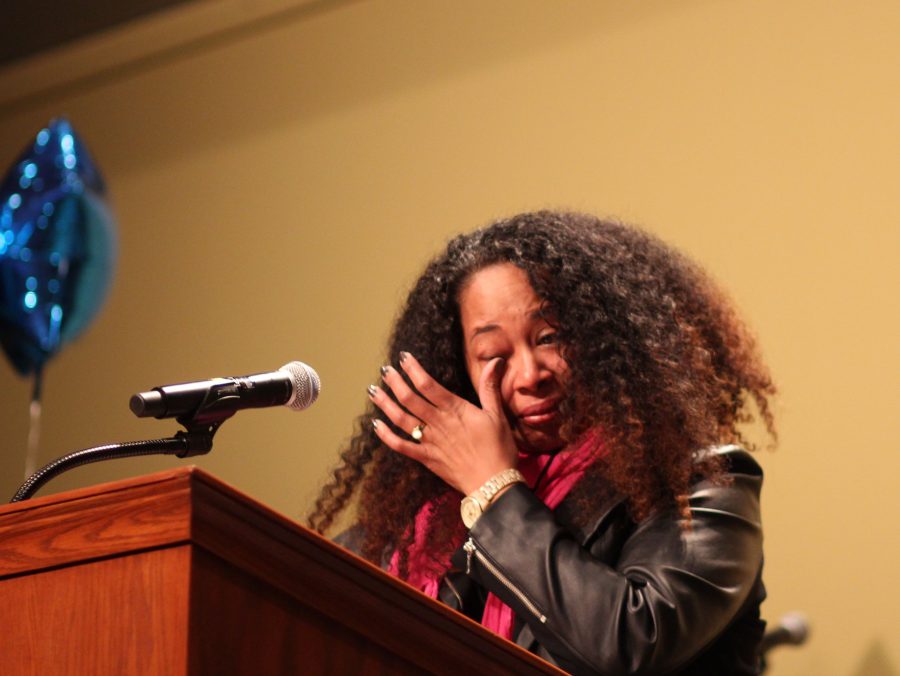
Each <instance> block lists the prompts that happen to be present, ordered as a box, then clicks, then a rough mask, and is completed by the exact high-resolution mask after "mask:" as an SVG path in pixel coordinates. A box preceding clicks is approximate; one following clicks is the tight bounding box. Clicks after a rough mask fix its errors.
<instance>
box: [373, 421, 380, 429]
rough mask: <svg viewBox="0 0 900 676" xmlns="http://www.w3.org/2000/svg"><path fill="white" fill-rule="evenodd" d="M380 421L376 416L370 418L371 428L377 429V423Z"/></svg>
mask: <svg viewBox="0 0 900 676" xmlns="http://www.w3.org/2000/svg"><path fill="white" fill-rule="evenodd" d="M380 422H381V421H380V420H379V419H378V418H372V428H373V429H376V430H377V429H378V423H380Z"/></svg>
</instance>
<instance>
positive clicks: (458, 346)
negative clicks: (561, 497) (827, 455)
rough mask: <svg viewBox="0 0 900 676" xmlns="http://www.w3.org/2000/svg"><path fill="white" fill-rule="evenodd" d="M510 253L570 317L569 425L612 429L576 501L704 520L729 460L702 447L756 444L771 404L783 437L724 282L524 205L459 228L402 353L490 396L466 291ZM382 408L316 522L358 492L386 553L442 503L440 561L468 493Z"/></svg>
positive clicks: (613, 225)
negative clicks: (704, 486) (378, 430)
mask: <svg viewBox="0 0 900 676" xmlns="http://www.w3.org/2000/svg"><path fill="white" fill-rule="evenodd" d="M498 263H512V264H514V265H516V266H517V267H519V268H521V269H522V270H524V271H525V273H526V274H527V275H528V278H529V280H530V282H531V285H532V287H533V288H534V290H535V292H536V293H537V295H538V296H539V297H540V298H541V299H543V300H544V302H545V303H546V306H547V308H548V310H549V312H548V316H552V317H554V322H555V323H556V324H557V330H558V337H559V342H560V344H561V346H562V350H563V356H564V357H565V359H566V361H567V363H568V365H569V373H570V375H569V380H568V381H567V392H566V394H565V397H564V399H563V401H562V403H561V406H560V414H561V418H562V420H563V421H564V423H563V426H562V430H561V434H562V436H563V438H564V439H566V440H569V441H571V440H574V439H576V438H577V437H578V436H579V435H580V434H581V433H583V432H585V431H587V430H588V429H599V430H601V431H602V439H603V444H604V447H605V448H606V449H608V452H607V453H606V454H605V455H604V456H603V458H602V459H599V460H598V461H597V462H595V463H594V465H593V466H592V467H591V469H590V470H589V471H588V472H586V474H585V475H584V476H583V477H582V479H581V480H580V481H579V483H578V485H576V487H575V488H574V489H573V492H572V499H573V501H574V503H575V504H576V505H577V506H578V509H577V510H574V512H575V513H576V514H579V513H580V514H583V515H585V519H587V518H589V517H590V515H591V514H592V510H591V507H592V506H593V505H595V504H596V502H597V501H598V500H599V499H600V496H601V495H603V487H607V488H608V487H609V486H612V488H613V489H614V490H616V491H618V492H619V493H621V494H622V495H624V496H625V497H626V498H627V500H628V504H629V508H630V511H631V514H632V516H633V518H634V519H635V520H636V521H640V520H642V519H644V518H646V517H648V516H649V515H650V514H651V513H653V512H654V511H656V510H661V509H672V508H674V509H677V510H678V511H679V512H680V514H681V515H682V516H683V517H684V518H685V519H689V513H688V508H687V498H686V495H687V493H688V489H689V485H690V483H691V481H692V479H693V477H695V476H696V475H697V474H698V472H699V473H700V474H701V475H703V476H706V477H709V478H712V479H717V478H720V477H721V476H722V473H723V471H724V469H725V468H724V467H723V466H722V465H721V462H720V461H718V460H716V459H714V458H710V459H708V460H707V461H706V462H705V463H701V464H699V465H698V463H697V462H696V455H697V453H696V452H697V451H698V450H700V449H703V448H706V447H709V446H713V445H716V444H722V443H735V442H737V443H743V444H744V445H745V446H748V447H750V448H753V447H754V444H753V443H751V442H749V441H748V440H746V439H744V438H743V437H742V434H741V429H740V428H741V427H742V425H743V424H744V423H747V422H750V421H751V420H753V419H755V418H756V417H761V418H762V420H763V422H764V423H765V426H766V429H767V431H768V433H769V435H770V438H771V440H772V441H773V442H774V441H775V439H776V433H775V428H774V422H773V418H772V414H771V410H770V406H769V402H770V399H771V397H772V396H773V395H774V394H775V386H774V384H773V382H772V380H771V377H770V375H769V373H768V371H767V369H766V368H765V366H764V365H763V363H762V361H761V359H760V357H759V355H758V353H757V349H756V346H755V341H754V340H753V338H752V336H751V335H750V334H749V333H748V331H747V330H746V328H745V326H744V324H743V323H742V322H741V321H740V320H739V318H738V317H737V315H736V313H735V312H734V310H733V308H732V306H731V304H730V302H729V301H728V299H727V298H726V297H725V295H724V294H723V293H722V292H721V291H720V290H719V289H718V288H717V287H716V285H715V284H714V283H713V282H712V281H711V280H710V279H709V277H708V276H707V275H706V274H705V273H704V272H703V271H702V270H701V269H700V268H699V267H698V266H697V265H695V264H694V263H692V262H691V261H690V260H688V259H687V258H686V257H684V256H683V255H681V254H680V253H678V252H677V251H675V250H674V249H672V248H671V247H669V246H667V245H666V244H664V243H663V242H662V241H661V240H659V239H658V238H656V237H654V236H652V235H650V234H648V233H646V232H644V231H642V230H640V229H638V228H635V227H632V226H628V225H624V224H621V223H617V222H611V221H604V220H599V219H597V218H595V217H593V216H589V215H585V214H578V213H568V212H552V211H540V212H535V213H525V214H520V215H517V216H513V217H512V218H509V219H505V220H502V221H499V222H496V223H494V224H492V225H490V226H487V227H485V228H482V229H480V230H476V231H474V232H472V233H470V234H464V235H460V236H458V237H456V238H455V239H453V240H452V241H451V242H450V243H449V244H448V246H447V249H446V251H445V252H444V253H442V254H441V255H440V256H438V257H437V258H435V259H434V260H432V261H431V263H430V264H429V265H428V267H427V268H426V270H425V272H424V273H423V274H422V275H421V277H420V278H419V279H418V281H417V282H416V284H415V286H414V287H413V289H412V291H411V292H410V294H409V297H408V299H407V301H406V305H405V307H404V308H403V310H402V311H401V313H400V316H399V318H398V320H397V322H396V325H395V327H394V331H393V335H392V337H391V339H390V344H389V348H388V355H387V357H388V360H389V361H390V362H391V363H396V362H397V361H398V360H399V353H400V352H401V351H408V352H410V353H412V354H414V355H415V356H416V358H417V359H418V360H419V362H420V363H421V364H422V366H423V367H424V368H425V369H426V370H427V371H428V372H429V373H430V374H431V375H432V376H433V377H434V378H435V379H436V380H438V381H439V382H440V383H441V384H443V385H444V387H446V388H447V389H449V390H450V391H452V392H455V393H456V394H458V395H459V396H461V397H464V398H465V399H467V400H469V401H470V402H473V403H475V404H477V403H478V398H477V395H476V393H475V390H474V387H473V385H472V383H471V382H470V380H469V376H468V374H467V371H466V364H465V355H464V348H463V340H462V330H461V326H460V317H459V303H458V297H459V293H460V291H461V290H462V288H463V285H464V284H465V283H466V281H467V280H468V279H469V278H470V276H471V275H472V274H474V273H475V272H477V271H479V270H481V269H483V268H485V267H488V266H490V265H494V264H498ZM376 415H377V410H376V409H375V408H374V406H373V404H371V403H369V405H368V408H367V410H366V412H365V413H364V414H363V415H362V416H360V418H359V419H358V420H357V431H356V433H355V435H354V436H353V438H352V439H351V440H350V442H349V445H348V446H347V448H346V449H345V450H344V451H343V453H342V455H341V464H340V465H339V466H338V468H337V469H336V470H335V471H334V474H333V475H332V477H331V480H330V482H329V483H328V484H327V485H326V486H325V487H324V488H323V490H322V492H321V494H320V496H319V498H318V500H317V502H316V505H315V508H314V511H313V512H312V514H311V515H310V517H309V524H310V526H311V527H312V528H314V529H316V530H318V531H320V532H324V531H326V530H327V529H328V528H329V527H330V526H331V524H332V523H333V521H334V518H335V516H336V515H337V514H338V513H339V512H340V511H342V510H343V509H344V508H345V507H346V506H347V505H348V503H349V502H350V500H351V498H352V497H353V496H354V495H355V494H357V491H358V495H359V511H358V515H357V519H358V523H359V525H360V526H361V529H362V532H363V533H364V534H365V536H364V543H363V546H362V553H363V555H364V556H366V557H367V558H369V559H370V560H372V561H375V562H381V561H383V560H384V557H385V556H386V555H387V554H388V553H390V552H392V551H395V550H399V551H401V552H405V551H406V549H407V546H408V545H409V544H410V543H411V542H412V540H413V538H414V537H415V533H414V529H415V523H414V522H415V515H416V514H417V513H418V511H419V510H420V509H421V508H422V507H423V505H424V504H425V503H427V502H429V501H430V502H432V503H433V506H434V512H433V517H432V520H431V525H430V527H429V532H428V533H427V534H426V546H427V548H428V550H429V552H431V553H432V556H433V558H434V560H435V562H440V561H442V560H445V557H446V554H447V553H448V550H450V551H452V550H451V549H450V548H451V547H452V548H455V547H456V546H458V544H459V542H460V539H461V538H462V536H463V530H462V526H461V524H460V521H459V516H458V500H459V497H460V496H459V495H458V494H457V493H456V491H454V490H453V489H451V488H450V487H449V486H448V485H447V484H445V483H444V482H443V481H442V480H441V479H439V478H438V477H437V476H435V475H434V474H432V473H431V472H430V471H429V470H427V469H425V468H424V467H423V466H422V465H420V464H419V463H416V462H415V461H412V460H410V459H409V458H407V457H405V456H403V455H400V454H398V453H394V452H393V451H391V450H390V449H389V448H387V447H385V446H384V445H383V444H382V443H381V442H380V440H379V439H378V437H377V436H375V434H374V431H373V430H372V426H371V424H370V421H371V419H372V418H373V417H375V416H376ZM405 570H406V569H405V560H403V557H401V574H405Z"/></svg>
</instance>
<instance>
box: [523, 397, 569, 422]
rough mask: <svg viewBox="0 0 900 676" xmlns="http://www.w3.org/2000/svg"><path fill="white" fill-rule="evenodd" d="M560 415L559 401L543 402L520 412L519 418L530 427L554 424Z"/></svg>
mask: <svg viewBox="0 0 900 676" xmlns="http://www.w3.org/2000/svg"><path fill="white" fill-rule="evenodd" d="M558 415H559V399H551V400H549V401H541V402H538V403H537V404H532V405H531V406H528V407H526V408H524V409H522V410H521V411H519V414H518V416H516V417H517V418H519V420H521V421H522V423H524V424H525V425H528V426H529V427H534V426H537V425H544V424H546V423H549V422H552V421H553V420H555V419H556V417H557V416H558Z"/></svg>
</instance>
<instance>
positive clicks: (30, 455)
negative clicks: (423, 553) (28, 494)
mask: <svg viewBox="0 0 900 676" xmlns="http://www.w3.org/2000/svg"><path fill="white" fill-rule="evenodd" d="M42 381H43V371H42V370H41V369H37V370H36V371H35V372H34V389H33V390H32V392H31V405H30V406H29V407H28V412H29V418H30V422H29V426H28V450H27V451H26V452H25V479H28V477H30V476H31V475H32V474H34V473H35V471H36V470H37V456H38V441H40V438H41V384H42Z"/></svg>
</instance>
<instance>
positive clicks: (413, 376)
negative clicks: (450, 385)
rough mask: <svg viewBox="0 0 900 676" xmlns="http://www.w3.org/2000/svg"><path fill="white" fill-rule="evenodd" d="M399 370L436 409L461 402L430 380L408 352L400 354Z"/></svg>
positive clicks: (437, 383) (432, 379) (417, 361)
mask: <svg viewBox="0 0 900 676" xmlns="http://www.w3.org/2000/svg"><path fill="white" fill-rule="evenodd" d="M400 368H402V369H403V371H404V372H405V373H406V375H408V376H409V379H410V381H412V384H413V385H415V386H416V389H417V390H418V391H419V392H421V393H422V396H423V397H425V399H427V400H428V401H430V402H431V403H432V404H434V405H435V406H436V407H437V408H439V409H444V408H447V407H450V406H452V405H453V403H454V402H456V401H461V399H460V398H459V397H457V396H456V395H455V394H453V393H452V392H451V391H450V390H448V389H447V388H445V387H444V386H443V385H441V384H440V383H439V382H438V381H436V380H435V379H434V378H432V377H431V376H430V375H429V374H428V371H426V370H425V369H424V368H422V365H421V364H420V363H419V360H418V359H416V358H415V357H414V356H412V355H411V354H410V353H409V352H401V353H400ZM405 405H406V404H405V403H404V406H405Z"/></svg>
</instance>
